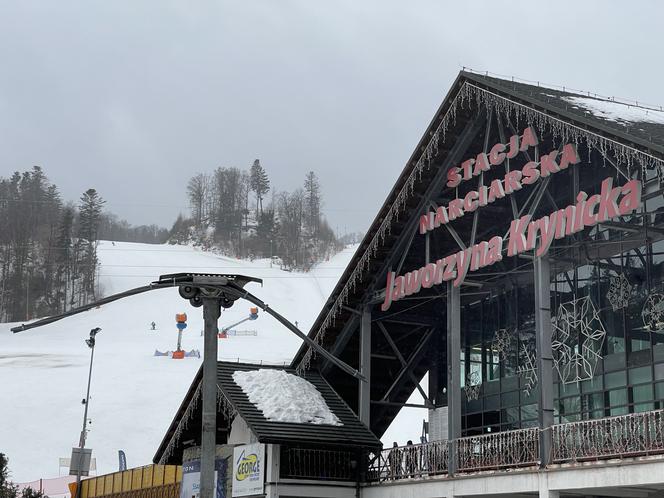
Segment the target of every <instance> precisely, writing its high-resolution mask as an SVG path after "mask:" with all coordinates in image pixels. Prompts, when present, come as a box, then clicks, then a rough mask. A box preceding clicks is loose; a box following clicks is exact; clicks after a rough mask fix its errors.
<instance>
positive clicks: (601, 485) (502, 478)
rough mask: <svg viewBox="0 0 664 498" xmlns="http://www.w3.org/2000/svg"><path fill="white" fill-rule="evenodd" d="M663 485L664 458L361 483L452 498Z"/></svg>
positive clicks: (420, 496) (628, 492) (366, 493)
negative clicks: (371, 483) (454, 476)
mask: <svg viewBox="0 0 664 498" xmlns="http://www.w3.org/2000/svg"><path fill="white" fill-rule="evenodd" d="M646 488H648V489H649V490H650V491H652V490H653V489H662V490H664V458H662V457H661V456H660V457H649V458H642V459H634V460H629V461H607V462H590V463H587V464H577V465H574V466H567V467H562V466H560V467H553V468H549V469H546V470H537V469H530V470H525V469H524V470H513V471H509V472H507V471H496V472H485V473H481V474H475V475H470V476H460V477H456V478H447V477H444V476H442V477H432V478H430V479H403V480H401V481H396V482H392V483H385V484H373V485H370V486H366V487H364V488H363V489H362V498H441V497H442V498H452V497H461V496H463V497H470V496H500V497H511V496H523V495H524V494H525V493H528V494H530V496H533V495H535V496H537V495H539V496H540V497H545V498H557V497H558V496H560V495H564V494H566V493H572V492H577V493H581V494H585V495H588V496H592V495H595V494H596V495H602V496H618V497H630V496H645V495H644V493H646V494H647V492H646V491H645V489H646Z"/></svg>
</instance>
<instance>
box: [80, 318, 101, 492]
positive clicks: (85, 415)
mask: <svg viewBox="0 0 664 498" xmlns="http://www.w3.org/2000/svg"><path fill="white" fill-rule="evenodd" d="M99 332H101V328H99V327H95V328H94V329H92V330H91V331H90V338H89V339H86V340H85V343H86V344H87V345H88V347H89V348H90V370H89V372H88V390H87V393H86V395H85V399H84V400H83V404H84V405H85V410H84V412H83V428H82V429H81V437H80V439H79V440H78V447H79V448H81V449H83V448H85V438H86V436H87V433H88V430H87V425H88V406H89V405H90V381H91V380H92V361H93V360H94V358H95V336H96V335H97V334H98V333H99ZM83 459H84V458H83V452H80V453H79V461H78V470H77V472H76V496H78V497H80V496H81V471H82V467H83V465H82V464H83Z"/></svg>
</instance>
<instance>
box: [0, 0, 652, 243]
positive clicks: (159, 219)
mask: <svg viewBox="0 0 664 498" xmlns="http://www.w3.org/2000/svg"><path fill="white" fill-rule="evenodd" d="M662 19H664V3H662V2H658V1H655V0H653V1H649V2H648V1H641V2H624V1H621V2H618V1H607V0H603V1H594V2H593V1H579V0H575V1H570V2H566V1H561V0H556V1H555V2H538V1H534V0H530V1H523V2H516V1H513V2H510V1H495V0H494V1H479V0H477V1H474V2H451V1H442V0H438V1H424V0H402V1H399V2H396V1H388V0H372V1H368V0H334V1H333V0H327V1H316V0H300V1H295V0H293V1H291V0H255V1H254V0H236V1H221V0H215V1H193V0H181V1H167V0H155V1H137V0H112V1H109V0H103V1H91V0H79V1H77V2H72V1H66V0H57V1H30V0H6V1H5V0H0V176H7V175H9V174H11V172H12V171H14V170H26V169H28V168H30V167H31V166H32V165H34V164H38V165H40V166H42V167H43V168H44V170H45V171H46V173H47V175H48V176H49V177H50V179H51V180H52V181H53V182H54V183H56V184H57V185H58V186H59V187H60V190H61V192H62V194H63V197H64V198H65V199H72V200H73V199H77V198H78V197H79V195H80V193H81V192H82V191H84V190H85V189H87V188H90V187H94V188H97V190H99V191H100V193H101V195H102V196H103V197H104V198H105V199H106V200H107V207H108V208H109V210H111V211H113V212H115V213H116V214H118V215H120V216H121V217H124V218H126V219H127V220H128V221H130V222H131V223H134V224H144V223H145V224H147V223H157V224H161V225H164V226H169V227H170V225H171V223H172V221H173V220H174V218H175V217H176V216H177V214H178V212H187V201H186V198H185V194H184V192H185V185H186V183H187V180H188V179H189V178H190V177H191V176H192V175H193V174H195V173H197V172H205V171H208V172H209V171H212V170H213V169H214V168H216V167H218V166H237V167H242V168H247V167H248V166H249V165H250V164H251V162H252V161H253V160H254V159H255V158H260V160H261V163H262V164H263V165H264V167H265V168H266V170H267V172H268V174H269V175H270V178H271V181H272V186H273V188H274V189H276V190H284V189H287V190H290V189H293V188H294V187H296V186H299V185H300V184H301V183H302V180H303V177H304V174H305V172H307V171H309V170H314V171H316V173H317V174H318V175H319V177H320V179H321V183H322V185H323V188H324V196H325V212H326V213H327V215H328V218H329V220H330V223H331V224H332V226H333V228H338V230H339V231H340V232H342V233H343V232H344V231H346V230H347V231H353V230H364V229H366V228H367V226H368V225H369V223H370V222H371V220H373V217H374V216H375V214H376V212H377V210H378V209H379V207H380V205H381V204H382V202H383V200H384V198H385V195H386V194H387V192H388V191H389V189H390V188H391V187H392V184H393V182H394V180H395V179H396V177H397V176H398V174H399V173H400V171H401V170H402V168H403V167H404V165H405V162H406V160H407V159H408V157H409V156H410V154H411V152H412V150H413V148H414V147H415V145H416V143H417V142H418V140H419V138H420V136H421V134H422V133H423V131H424V129H425V128H426V126H427V125H428V123H429V121H430V119H431V117H432V116H433V113H434V112H435V110H436V109H437V107H438V105H439V104H440V102H441V101H442V99H443V97H444V96H445V94H446V92H447V91H448V89H449V87H450V85H451V84H452V82H453V81H454V78H455V77H456V75H457V73H458V71H459V70H460V69H461V67H462V66H468V67H472V68H477V69H480V70H489V71H492V72H494V73H498V74H503V75H514V76H518V77H521V78H526V79H530V80H539V81H541V82H547V83H552V84H559V85H566V86H568V87H573V88H580V89H584V90H592V91H593V92H597V93H601V94H605V95H615V96H620V97H627V98H634V99H639V100H642V101H645V102H650V103H654V104H664V90H663V87H662V81H664V69H663V66H662V64H661V60H662V52H663V49H664V34H663V31H664V30H663V29H662V25H661V22H662Z"/></svg>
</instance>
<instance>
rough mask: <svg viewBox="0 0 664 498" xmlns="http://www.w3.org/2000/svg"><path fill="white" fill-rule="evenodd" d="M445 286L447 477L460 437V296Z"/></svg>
mask: <svg viewBox="0 0 664 498" xmlns="http://www.w3.org/2000/svg"><path fill="white" fill-rule="evenodd" d="M459 294H460V293H459V288H458V287H454V285H453V284H452V282H448V284H447V416H448V419H447V440H448V444H449V453H448V454H449V463H448V469H449V472H448V475H450V476H452V475H454V474H455V473H456V470H457V464H458V462H457V452H456V440H457V439H459V438H460V437H461V370H460V369H461V296H460V295H459Z"/></svg>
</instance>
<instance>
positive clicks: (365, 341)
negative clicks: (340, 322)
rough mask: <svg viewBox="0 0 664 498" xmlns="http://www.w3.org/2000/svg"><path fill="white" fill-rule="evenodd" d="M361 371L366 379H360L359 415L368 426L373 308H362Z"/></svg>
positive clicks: (369, 420)
mask: <svg viewBox="0 0 664 498" xmlns="http://www.w3.org/2000/svg"><path fill="white" fill-rule="evenodd" d="M360 373H361V374H362V375H363V376H364V380H359V383H360V389H359V391H360V392H359V396H360V399H359V403H358V406H359V410H358V411H359V416H360V420H361V421H362V423H364V425H366V426H367V427H370V426H371V416H370V411H371V309H370V308H369V306H365V307H364V308H363V309H362V318H361V321H360Z"/></svg>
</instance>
